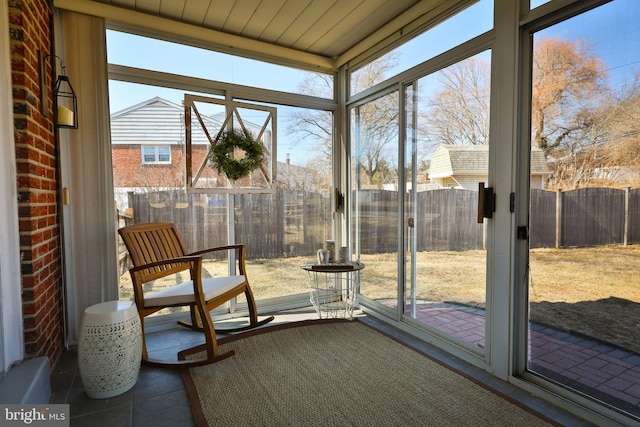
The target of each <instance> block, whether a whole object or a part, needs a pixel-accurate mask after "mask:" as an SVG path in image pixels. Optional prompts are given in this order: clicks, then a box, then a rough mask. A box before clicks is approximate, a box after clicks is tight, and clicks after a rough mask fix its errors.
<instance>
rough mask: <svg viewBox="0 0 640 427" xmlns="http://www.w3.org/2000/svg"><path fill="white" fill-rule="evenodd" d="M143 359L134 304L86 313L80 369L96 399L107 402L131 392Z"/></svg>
mask: <svg viewBox="0 0 640 427" xmlns="http://www.w3.org/2000/svg"><path fill="white" fill-rule="evenodd" d="M141 359H142V328H141V326H140V316H139V315H138V310H137V309H136V305H135V303H134V302H132V301H108V302H103V303H100V304H96V305H92V306H91V307H88V308H87V309H86V310H85V311H84V315H83V316H82V324H81V326H80V340H79V343H78V366H79V368H80V378H82V383H83V384H84V389H85V391H86V393H87V396H89V397H90V398H92V399H106V398H108V397H113V396H117V395H119V394H122V393H124V392H126V391H127V390H129V389H131V387H133V386H134V385H135V384H136V381H137V380H138V373H139V372H140V361H141Z"/></svg>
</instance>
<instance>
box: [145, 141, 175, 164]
mask: <svg viewBox="0 0 640 427" xmlns="http://www.w3.org/2000/svg"><path fill="white" fill-rule="evenodd" d="M146 148H153V149H154V160H153V161H147V160H145V149H146ZM160 148H168V149H169V160H167V161H162V160H160ZM140 156H141V159H142V164H143V165H170V164H171V146H169V145H141V146H140Z"/></svg>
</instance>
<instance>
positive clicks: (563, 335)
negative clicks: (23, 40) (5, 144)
mask: <svg viewBox="0 0 640 427" xmlns="http://www.w3.org/2000/svg"><path fill="white" fill-rule="evenodd" d="M218 3H219V4H218ZM53 12H54V15H53V17H54V21H53V22H54V24H53V35H54V41H53V43H54V46H55V52H56V56H57V57H58V58H59V59H60V61H59V62H58V63H57V66H59V65H60V64H64V69H60V68H58V69H57V70H58V71H62V72H64V73H66V75H67V76H68V77H69V80H70V82H71V83H72V84H73V86H74V88H75V90H76V93H77V97H78V105H79V108H78V111H77V120H78V127H77V129H64V128H61V129H59V130H58V131H57V132H58V134H57V138H58V141H59V162H60V163H59V173H60V178H59V191H60V193H61V198H62V204H61V212H60V214H61V224H60V226H61V230H62V231H61V234H62V235H63V236H64V239H63V240H62V241H63V244H64V246H63V247H62V249H63V252H64V255H63V257H62V258H63V260H62V262H63V264H64V271H65V279H64V294H65V300H64V312H65V319H66V333H65V336H64V341H65V346H67V347H73V346H75V345H76V344H77V342H78V334H79V325H80V320H81V318H82V313H83V311H84V310H85V309H86V308H87V307H88V306H90V305H92V304H96V303H99V302H102V301H109V300H118V299H120V300H127V299H128V300H130V299H132V296H131V292H132V290H131V285H130V280H129V276H128V272H127V265H128V264H127V262H128V261H127V253H126V251H125V250H124V249H123V248H122V245H121V244H120V243H119V242H118V240H117V239H116V238H114V236H116V230H117V228H119V227H121V226H123V225H124V224H125V223H130V222H133V223H144V222H154V221H168V222H172V223H174V224H176V226H177V227H178V229H179V230H180V232H181V233H182V235H183V237H184V238H185V241H186V243H187V246H189V247H190V248H191V249H192V250H197V249H200V248H204V247H211V246H219V245H225V244H233V243H243V244H245V245H246V246H247V268H248V271H249V274H250V280H251V286H252V288H253V292H254V294H255V297H256V299H257V303H258V310H259V312H260V314H261V315H263V314H265V315H266V314H272V313H284V312H287V311H290V310H297V309H304V308H305V307H309V306H310V299H309V289H308V286H307V285H308V280H309V276H308V274H307V272H306V271H304V270H303V269H302V268H301V265H303V264H304V263H305V262H308V261H313V260H315V259H316V255H317V251H318V249H323V247H324V246H325V245H326V242H327V241H333V242H335V246H336V247H337V248H342V247H344V248H346V250H347V255H346V256H347V257H348V258H349V259H351V260H357V261H360V262H362V263H364V265H365V268H364V269H363V270H362V271H360V272H359V273H358V283H357V289H356V290H357V307H356V308H357V310H358V312H359V313H361V315H363V316H367V317H370V318H373V319H376V321H378V322H381V323H383V324H387V325H389V326H391V327H394V328H396V329H398V330H400V331H402V332H403V333H408V334H410V335H411V336H413V337H415V338H416V339H418V340H420V341H423V342H425V343H428V344H429V345H432V346H434V347H435V348H438V349H440V350H443V351H445V352H447V353H448V354H451V355H452V356H454V357H456V358H458V359H459V360H461V361H463V362H464V363H468V364H470V365H472V366H474V367H476V368H479V369H480V370H482V371H486V372H487V373H489V374H490V375H492V376H494V377H497V378H498V379H500V380H502V381H505V382H507V383H511V384H512V385H515V386H516V387H518V388H520V389H522V390H523V391H524V392H526V393H529V394H532V395H534V396H536V397H538V398H541V399H542V400H544V401H547V402H549V403H550V404H552V405H556V406H558V407H560V408H562V409H563V410H566V411H567V412H569V413H572V414H574V415H576V416H578V417H580V418H583V419H585V420H587V421H590V422H594V423H596V424H606V423H612V424H613V423H619V424H629V425H630V424H633V423H635V422H638V420H639V419H640V410H638V407H639V404H640V356H639V354H640V347H639V346H638V343H639V342H640V330H639V328H638V320H637V319H638V318H640V317H639V315H640V308H639V307H640V306H638V303H640V294H639V293H638V290H637V285H638V280H637V271H638V269H639V268H640V248H639V244H640V221H638V217H640V215H638V209H640V190H639V188H640V149H639V148H638V147H639V146H640V141H639V140H638V135H639V134H640V133H639V132H638V120H637V117H638V114H640V97H639V94H640V91H639V89H640V86H639V85H638V83H639V80H638V76H640V74H639V68H638V65H637V64H638V63H640V58H639V55H640V54H639V53H638V50H637V48H636V45H637V42H638V41H639V40H640V34H638V32H637V30H636V29H635V27H636V26H635V25H634V24H635V21H636V20H637V19H636V18H638V17H640V5H637V4H636V2H634V1H632V0H612V1H601V0H598V1H596V0H582V1H574V0H550V1H543V0H520V1H514V0H479V1H468V0H444V1H443V0H422V1H416V0H402V1H393V2H387V1H383V0H379V1H378V0H372V1H368V0H366V1H361V2H338V1H335V2H325V1H313V0H309V1H304V2H303V1H300V2H299V1H297V0H282V1H273V2H272V1H265V0H263V1H235V2H232V1H229V2H201V1H195V0H184V1H179V2H160V1H147V0H145V1H143V0H135V1H125V0H93V1H81V0H56V1H54V9H53ZM185 117H186V118H185ZM189 117H190V120H189ZM201 117H204V118H205V119H202V118H201ZM230 124H231V126H241V127H243V128H245V129H251V130H252V131H254V132H255V133H256V134H258V135H260V138H261V141H262V142H263V143H264V145H265V147H266V152H267V156H268V159H267V160H266V162H265V164H266V165H267V167H266V168H264V169H263V170H257V171H255V172H252V173H251V174H250V175H249V177H248V178H247V179H244V180H236V181H234V180H231V179H228V177H227V176H225V174H224V173H222V172H221V171H220V170H216V168H215V167H214V166H213V165H212V164H211V160H210V158H208V157H207V156H206V154H207V153H209V152H210V151H209V150H210V149H211V144H212V140H215V137H213V138H212V137H211V136H212V135H216V134H218V133H219V132H220V131H221V130H222V129H223V128H224V127H225V126H229V125H230ZM443 145H445V146H450V145H457V146H460V145H467V146H484V147H487V146H488V161H487V160H486V159H487V154H486V150H485V149H483V150H468V153H466V154H465V156H467V157H465V159H464V163H465V164H468V165H469V168H470V169H472V170H473V171H474V172H473V174H471V175H470V176H471V178H469V179H470V180H473V183H474V185H475V184H476V181H480V185H479V186H478V187H477V188H468V187H466V186H465V188H459V187H461V186H450V188H447V187H446V186H439V185H435V183H434V182H433V181H430V179H429V172H430V168H431V164H430V163H431V156H432V155H433V154H434V152H435V151H436V150H437V149H438V147H441V146H443ZM534 150H535V152H536V155H535V156H532V155H531V153H532V151H534ZM481 152H482V153H483V154H482V155H479V154H478V153H481ZM541 153H543V154H544V156H542V155H541ZM480 157H482V158H483V159H485V160H484V161H479V158H480ZM534 159H535V160H534ZM541 159H542V160H541ZM532 160H533V163H532ZM543 163H544V164H543ZM478 167H481V168H482V169H483V170H479V169H478ZM534 170H535V171H539V170H545V171H550V173H549V174H545V175H543V176H544V177H543V178H541V177H540V176H538V175H535V178H532V176H534V175H533V173H534V172H533V171H534ZM454 187H458V188H454ZM114 205H115V209H114ZM211 268H212V269H213V268H215V267H211ZM212 271H213V270H212ZM212 274H215V273H212ZM246 313H247V307H246V304H245V301H244V300H243V299H242V298H240V299H238V300H237V301H233V302H232V303H231V304H228V305H226V306H225V307H224V309H217V310H216V311H215V312H214V313H213V314H214V317H215V319H217V320H221V321H233V320H234V319H235V318H238V317H243V316H246ZM184 315H185V313H184V312H167V313H162V314H161V315H159V316H157V317H156V318H154V319H151V320H149V324H150V325H151V327H152V329H153V330H156V331H160V330H163V329H165V328H170V327H172V325H174V324H175V321H176V320H177V319H179V318H181V317H183V316H184Z"/></svg>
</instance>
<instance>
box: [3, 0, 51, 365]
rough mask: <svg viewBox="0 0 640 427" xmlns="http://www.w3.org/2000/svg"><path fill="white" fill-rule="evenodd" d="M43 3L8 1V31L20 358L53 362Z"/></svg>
mask: <svg viewBox="0 0 640 427" xmlns="http://www.w3.org/2000/svg"><path fill="white" fill-rule="evenodd" d="M50 3H51V2H50V1H49V0H9V32H10V38H11V73H12V85H13V101H14V104H13V105H14V107H13V109H14V131H15V141H16V162H17V171H18V176H17V180H18V210H19V212H18V215H19V221H20V225H19V232H20V251H21V256H22V304H23V312H24V333H25V356H26V357H27V358H29V357H36V356H47V357H49V358H50V360H51V362H52V364H53V363H55V361H56V360H57V359H58V357H59V355H60V353H61V351H62V348H63V335H62V331H63V324H62V293H61V292H62V290H61V286H62V280H61V275H62V269H61V252H60V223H59V216H58V204H57V194H58V193H57V189H58V178H57V170H56V168H57V166H56V165H57V161H56V157H57V150H56V139H55V137H54V132H53V130H54V128H53V123H52V118H53V112H52V109H53V101H52V90H53V81H52V64H54V62H53V59H52V58H51V57H49V58H47V59H46V64H47V75H48V76H47V87H46V88H45V90H46V104H47V105H46V109H47V110H48V111H49V113H48V117H44V116H43V114H42V111H43V109H42V106H41V105H40V77H39V67H38V52H39V51H41V52H42V54H43V55H49V54H51V53H52V48H51V46H52V42H51V36H50V34H51V26H52V11H51V6H50ZM5 31H6V30H5Z"/></svg>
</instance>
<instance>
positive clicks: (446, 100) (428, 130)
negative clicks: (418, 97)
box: [420, 57, 491, 148]
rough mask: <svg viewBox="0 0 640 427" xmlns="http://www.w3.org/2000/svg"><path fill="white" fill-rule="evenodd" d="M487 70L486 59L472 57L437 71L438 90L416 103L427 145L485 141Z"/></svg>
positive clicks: (487, 99) (488, 69)
mask: <svg viewBox="0 0 640 427" xmlns="http://www.w3.org/2000/svg"><path fill="white" fill-rule="evenodd" d="M490 71H491V66H490V64H489V62H488V61H487V60H485V59H482V58H477V57H473V58H469V59H466V60H464V61H461V62H458V63H456V64H453V65H451V66H449V67H447V68H445V69H443V70H441V71H439V72H438V73H437V75H436V77H437V79H438V87H439V88H440V90H438V91H437V92H436V93H435V94H434V95H433V97H431V98H430V101H429V102H428V104H427V105H423V106H420V107H421V108H420V109H421V110H422V111H423V112H421V113H420V114H421V115H422V117H423V118H424V123H425V124H426V126H424V127H423V128H422V129H420V133H421V135H422V137H423V139H425V140H426V141H427V143H428V145H429V147H431V148H434V147H435V146H437V145H440V144H451V145H482V144H488V143H489V95H490V93H489V92H490V85H491V75H490V74H491V73H490ZM420 90H421V89H420ZM421 91H422V90H421Z"/></svg>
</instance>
